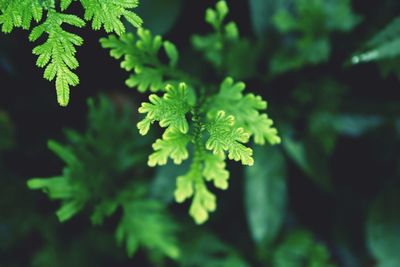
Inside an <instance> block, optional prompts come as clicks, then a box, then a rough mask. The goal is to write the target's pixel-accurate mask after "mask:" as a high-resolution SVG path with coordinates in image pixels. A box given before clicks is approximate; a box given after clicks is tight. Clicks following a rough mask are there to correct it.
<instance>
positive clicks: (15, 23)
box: [0, 0, 43, 33]
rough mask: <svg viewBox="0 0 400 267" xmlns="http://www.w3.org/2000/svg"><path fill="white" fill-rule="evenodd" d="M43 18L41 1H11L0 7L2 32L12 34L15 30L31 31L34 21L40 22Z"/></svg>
mask: <svg viewBox="0 0 400 267" xmlns="http://www.w3.org/2000/svg"><path fill="white" fill-rule="evenodd" d="M42 16H43V8H42V6H41V1H40V0H9V1H4V2H2V3H1V5H0V24H1V25H2V31H3V32H5V33H9V32H11V31H12V30H13V29H14V28H23V29H25V30H27V29H29V28H30V26H31V22H32V20H34V21H36V22H39V21H40V20H41V19H42Z"/></svg>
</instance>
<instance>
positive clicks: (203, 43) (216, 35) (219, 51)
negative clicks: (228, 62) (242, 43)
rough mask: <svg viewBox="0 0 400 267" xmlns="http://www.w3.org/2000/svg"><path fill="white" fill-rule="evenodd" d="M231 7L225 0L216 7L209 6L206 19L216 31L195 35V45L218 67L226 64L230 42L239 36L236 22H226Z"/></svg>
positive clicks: (235, 40) (236, 39)
mask: <svg viewBox="0 0 400 267" xmlns="http://www.w3.org/2000/svg"><path fill="white" fill-rule="evenodd" d="M228 13H229V8H228V6H227V4H226V2H225V1H218V2H217V4H216V5H215V8H214V9H212V8H208V9H207V11H206V15H205V20H206V22H207V23H208V24H210V25H211V26H212V27H213V29H214V32H213V33H211V34H208V35H204V36H201V35H194V36H193V37H192V44H193V47H194V48H195V49H196V50H198V51H200V52H202V53H203V56H204V58H205V59H206V60H207V61H209V62H210V63H211V64H212V65H213V66H214V67H216V68H217V69H219V70H220V69H221V68H222V67H225V66H224V63H225V62H224V60H225V59H226V58H225V55H226V54H227V53H226V52H227V46H228V43H230V44H232V43H236V42H237V41H238V38H239V30H238V28H237V26H236V23H235V22H232V21H231V22H228V23H225V18H226V16H227V15H228Z"/></svg>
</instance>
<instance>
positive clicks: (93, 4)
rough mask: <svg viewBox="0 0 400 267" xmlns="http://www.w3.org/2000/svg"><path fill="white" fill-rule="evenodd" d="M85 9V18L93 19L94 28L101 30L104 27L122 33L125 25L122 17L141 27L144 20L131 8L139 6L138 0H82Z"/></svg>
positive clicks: (109, 30) (107, 30) (108, 30)
mask: <svg viewBox="0 0 400 267" xmlns="http://www.w3.org/2000/svg"><path fill="white" fill-rule="evenodd" d="M80 2H81V3H82V6H83V8H84V9H85V20H88V21H89V20H91V21H92V28H93V29H94V30H99V29H101V27H104V29H105V31H106V32H108V33H109V32H115V33H116V34H118V35H121V34H123V33H124V32H125V26H124V24H123V23H122V21H121V17H122V16H123V17H125V19H126V20H127V21H128V22H129V23H130V24H132V25H133V26H135V27H140V25H141V24H142V20H141V19H140V18H139V17H138V16H137V15H136V14H135V13H134V12H132V11H130V9H133V8H135V7H137V6H138V4H139V1H138V0H80Z"/></svg>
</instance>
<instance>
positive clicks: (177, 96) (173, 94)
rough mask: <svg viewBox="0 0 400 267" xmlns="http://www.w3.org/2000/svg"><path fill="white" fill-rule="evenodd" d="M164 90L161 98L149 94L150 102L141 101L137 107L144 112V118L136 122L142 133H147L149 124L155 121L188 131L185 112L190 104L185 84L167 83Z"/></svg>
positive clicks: (184, 131) (168, 126)
mask: <svg viewBox="0 0 400 267" xmlns="http://www.w3.org/2000/svg"><path fill="white" fill-rule="evenodd" d="M165 91H166V93H165V94H164V96H163V97H162V98H160V97H159V96H157V95H155V94H152V95H150V96H149V100H150V103H147V102H145V103H142V106H141V107H140V108H139V113H146V118H145V119H144V120H142V121H141V122H139V123H138V128H139V130H140V133H141V134H142V135H145V134H147V132H148V131H149V129H150V125H151V124H153V123H154V122H155V121H158V122H159V123H160V126H161V127H164V128H166V127H167V129H176V130H178V131H179V132H181V133H183V134H185V133H187V132H188V130H189V124H188V121H187V119H186V113H188V112H189V111H190V109H191V105H190V103H189V99H188V89H187V86H186V84H184V83H181V84H179V86H178V87H175V86H172V85H167V86H166V88H165Z"/></svg>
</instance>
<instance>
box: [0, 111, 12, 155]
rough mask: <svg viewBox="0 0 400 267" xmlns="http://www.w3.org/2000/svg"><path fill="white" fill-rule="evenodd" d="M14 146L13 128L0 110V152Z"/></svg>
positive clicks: (6, 116)
mask: <svg viewBox="0 0 400 267" xmlns="http://www.w3.org/2000/svg"><path fill="white" fill-rule="evenodd" d="M13 144H14V127H13V125H12V123H11V120H10V118H9V117H8V115H7V114H6V113H5V112H3V111H1V110H0V151H2V150H6V149H10V148H11V147H12V146H13Z"/></svg>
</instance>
